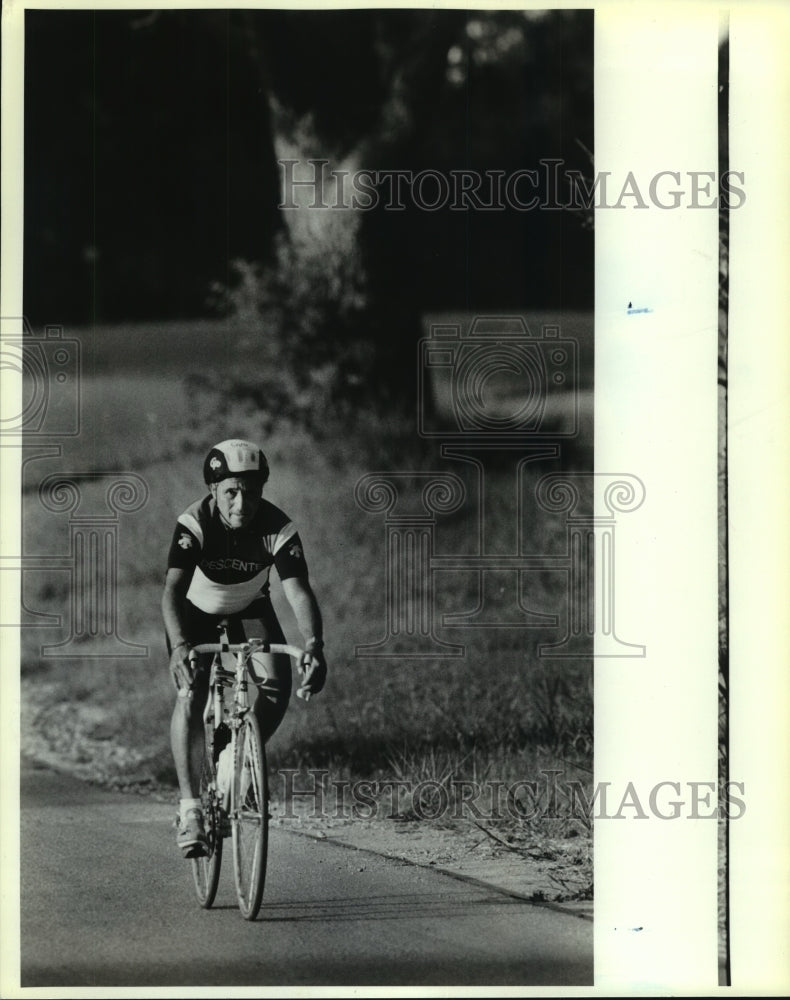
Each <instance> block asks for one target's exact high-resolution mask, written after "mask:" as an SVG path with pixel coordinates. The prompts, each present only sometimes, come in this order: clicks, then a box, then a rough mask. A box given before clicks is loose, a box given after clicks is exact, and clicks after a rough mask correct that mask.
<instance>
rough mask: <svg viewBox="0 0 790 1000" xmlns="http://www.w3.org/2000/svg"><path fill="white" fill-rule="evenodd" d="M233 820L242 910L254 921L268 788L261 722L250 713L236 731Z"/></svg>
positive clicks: (262, 876) (266, 831)
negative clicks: (259, 724)
mask: <svg viewBox="0 0 790 1000" xmlns="http://www.w3.org/2000/svg"><path fill="white" fill-rule="evenodd" d="M231 821H232V832H233V870H234V874H235V877H236V895H237V897H238V900H239V909H240V910H241V912H242V915H243V916H244V918H245V919H246V920H254V919H255V917H256V916H257V915H258V910H259V909H260V907H261V900H262V898H263V886H264V882H265V881H266V856H267V853H268V847H269V787H268V781H267V777H266V755H265V750H264V746H263V742H262V740H261V734H260V730H259V728H258V722H257V720H256V718H255V716H254V715H252V713H249V712H248V713H247V715H245V717H244V720H243V721H242V723H241V725H240V726H239V728H238V730H237V732H236V752H235V755H234V759H233V807H232V813H231Z"/></svg>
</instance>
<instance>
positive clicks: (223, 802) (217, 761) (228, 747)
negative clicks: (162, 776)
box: [190, 622, 311, 920]
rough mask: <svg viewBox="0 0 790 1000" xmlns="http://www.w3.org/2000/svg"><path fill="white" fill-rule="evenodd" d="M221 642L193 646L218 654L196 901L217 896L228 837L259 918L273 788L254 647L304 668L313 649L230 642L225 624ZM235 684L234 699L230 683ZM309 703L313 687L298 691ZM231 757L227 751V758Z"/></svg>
mask: <svg viewBox="0 0 790 1000" xmlns="http://www.w3.org/2000/svg"><path fill="white" fill-rule="evenodd" d="M219 632H220V635H219V642H216V643H201V644H199V645H196V646H193V647H192V650H191V652H190V657H193V658H196V656H197V654H198V653H213V654H214V658H213V660H212V662H211V673H210V675H209V689H208V697H207V698H206V707H205V710H204V712H203V725H204V730H205V746H204V754H203V762H202V765H201V769H200V793H199V794H200V799H201V802H202V806H203V818H204V824H205V830H206V837H207V840H208V851H207V854H205V855H203V856H202V857H197V858H192V876H193V879H194V883H195V892H196V894H197V898H198V902H199V903H200V905H201V906H202V907H203V908H204V909H209V908H210V907H211V905H212V904H213V902H214V898H215V896H216V893H217V887H218V885H219V875H220V868H221V865H222V843H223V840H224V839H225V838H226V837H227V836H228V835H230V837H231V839H232V844H233V872H234V879H235V883H236V896H237V898H238V903H239V909H240V910H241V913H242V915H243V916H244V918H245V919H246V920H254V919H255V918H256V916H257V915H258V911H259V910H260V907H261V901H262V899H263V888H264V883H265V880H266V863H267V856H268V846H269V787H268V777H267V772H266V751H265V747H264V744H263V741H262V740H261V735H260V730H259V727H258V720H257V719H256V718H255V714H254V712H253V711H252V710H251V709H252V706H251V703H250V697H249V691H248V685H249V676H248V663H249V660H250V658H251V656H252V654H253V653H257V652H260V653H285V654H288V655H289V656H292V657H293V658H294V659H295V660H296V661H297V664H298V666H299V669H300V670H301V671H302V673H303V674H304V672H305V671H306V669H307V667H308V666H309V664H310V662H311V657H310V654H309V653H307V652H305V651H304V650H303V649H300V648H299V647H298V646H292V645H290V644H288V643H274V642H266V641H265V640H263V639H247V640H246V641H245V642H243V643H231V642H229V641H228V634H227V623H225V622H223V623H222V624H221V625H220V626H219ZM229 688H231V689H232V692H233V694H232V699H230V704H228V703H227V702H228V699H226V697H225V692H226V690H227V689H229ZM296 693H297V695H298V696H299V697H301V698H303V699H304V700H305V701H307V700H309V698H310V692H309V691H304V690H303V689H301V688H300V689H298V690H297V692H296ZM228 755H229V756H228Z"/></svg>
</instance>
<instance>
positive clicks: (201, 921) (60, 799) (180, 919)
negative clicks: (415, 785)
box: [21, 767, 593, 987]
mask: <svg viewBox="0 0 790 1000" xmlns="http://www.w3.org/2000/svg"><path fill="white" fill-rule="evenodd" d="M173 813H174V810H173V808H172V807H171V806H168V805H162V804H159V803H153V802H149V801H147V800H145V799H144V798H136V797H133V796H127V795H119V794H111V793H107V792H104V791H100V790H98V789H95V788H91V787H88V786H86V785H83V784H81V783H79V782H77V781H74V780H72V779H69V778H64V777H62V776H58V775H54V774H53V773H52V772H49V771H45V770H41V769H36V768H33V767H27V768H25V769H24V770H23V777H22V872H21V874H22V924H21V933H22V985H23V986H110V985H112V986H122V985H123V986H167V985H177V986H182V987H187V986H214V985H216V986H234V985H256V986H275V985H308V984H310V985H360V986H362V985H393V984H400V985H416V984H441V985H447V984H454V985H466V984H481V985H500V984H511V985H538V984H555V985H569V984H582V985H583V984H591V983H592V974H593V972H592V924H591V922H590V921H585V920H581V919H579V918H578V917H574V916H570V915H567V914H563V913H557V912H554V911H552V910H548V909H545V908H540V907H536V906H531V905H530V904H527V903H523V902H520V901H518V900H513V899H510V898H508V897H505V896H503V895H501V894H499V893H497V892H495V891H490V890H487V889H484V888H480V887H477V886H472V885H468V884H465V883H463V882H459V881H456V880H454V879H452V878H448V877H447V876H444V875H441V874H439V873H436V872H431V871H428V870H425V869H421V868H415V867H413V866H410V865H407V864H405V863H404V864H400V863H397V862H393V861H391V860H387V859H384V858H378V857H376V856H373V855H370V854H365V853H361V852H358V851H353V850H348V849H344V848H341V847H338V846H336V845H333V844H329V843H324V842H321V841H316V840H313V839H310V838H306V837H300V836H298V835H295V834H292V833H287V832H283V831H280V830H276V829H275V830H274V832H273V836H272V840H271V844H270V855H269V857H270V869H269V878H268V880H267V884H266V893H265V896H264V907H263V909H262V911H261V915H260V916H259V918H258V920H257V921H256V922H254V923H248V922H247V921H245V920H243V919H242V917H241V915H240V914H239V912H238V909H237V908H236V904H235V895H234V891H233V877H232V862H231V860H230V857H227V858H226V859H225V861H226V864H227V867H226V868H225V870H224V872H223V877H222V880H221V883H220V889H219V893H218V896H217V901H216V904H215V908H214V909H212V910H209V911H205V910H201V909H200V908H199V907H198V905H197V903H196V901H195V900H194V896H193V892H192V880H191V877H190V875H189V872H188V869H187V864H186V863H185V862H184V861H182V860H181V858H180V857H179V856H178V852H177V851H176V850H175V846H174V843H173V830H172V827H171V823H172V818H173Z"/></svg>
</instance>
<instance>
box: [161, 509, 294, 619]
mask: <svg viewBox="0 0 790 1000" xmlns="http://www.w3.org/2000/svg"><path fill="white" fill-rule="evenodd" d="M167 565H168V569H183V570H192V571H193V572H192V580H191V582H190V585H189V590H188V591H187V600H189V601H190V602H191V603H192V604H194V605H195V607H197V608H200V610H201V611H205V612H206V613H207V614H211V615H218V614H235V613H236V612H239V611H243V610H244V609H245V608H246V607H248V605H249V604H251V603H252V602H253V601H254V600H255V599H256V598H257V597H260V596H261V594H265V593H266V592H267V590H268V583H269V570H270V569H271V567H272V565H274V566H275V568H276V569H277V574H278V576H279V577H280V579H281V580H286V579H288V578H289V577H295V576H299V577H304V578H307V575H308V574H307V563H306V562H305V558H304V553H303V551H302V543H301V540H300V538H299V534H298V533H297V530H296V528H295V527H294V525H293V523H292V521H291V519H290V518H289V517H288V515H287V514H284V513H283V512H282V511H281V510H280V509H279V507H275V506H274V504H272V503H269V501H268V500H261V505H260V507H259V508H258V511H257V513H256V514H255V517H254V518H253V520H252V521H251V522H250V524H249V525H248V526H247V527H245V528H229V527H228V526H227V525H226V524H225V523H224V522H223V520H222V518H221V517H220V514H219V511H218V510H217V504H216V501H215V500H214V499H213V498H212V497H211V496H207V497H205V498H204V499H203V500H197V501H195V503H193V504H191V505H190V506H189V507H187V509H186V510H185V511H184V513H183V514H181V516H180V517H179V518H178V523H177V524H176V529H175V532H174V534H173V541H172V543H171V545H170V552H169V554H168V559H167Z"/></svg>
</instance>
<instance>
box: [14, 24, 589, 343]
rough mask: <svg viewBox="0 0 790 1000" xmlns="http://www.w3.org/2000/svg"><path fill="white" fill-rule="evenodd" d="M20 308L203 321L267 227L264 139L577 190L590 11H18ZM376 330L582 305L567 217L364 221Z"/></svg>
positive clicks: (269, 207) (583, 237) (581, 272)
mask: <svg viewBox="0 0 790 1000" xmlns="http://www.w3.org/2000/svg"><path fill="white" fill-rule="evenodd" d="M25 31H26V84H25V93H26V103H25V261H24V263H25V287H24V296H25V310H26V313H27V315H28V318H29V319H30V321H31V322H32V323H33V324H34V325H36V324H39V323H44V322H68V323H79V324H88V323H91V322H101V323H112V322H120V321H128V320H143V319H152V318H156V319H166V318H171V319H175V318H179V319H185V318H193V317H199V316H205V315H209V314H210V313H211V302H210V298H211V297H210V295H209V288H210V286H211V285H212V283H214V282H220V283H226V284H231V275H230V272H229V261H231V260H233V259H235V258H242V259H245V260H250V261H262V262H266V261H267V259H269V257H270V255H271V252H272V245H273V240H274V238H275V235H276V233H277V231H278V229H280V228H281V225H282V220H281V219H280V215H279V213H278V210H277V202H278V200H279V199H278V170H277V166H276V162H275V161H276V157H275V153H274V138H275V137H276V135H277V132H278V130H284V129H287V128H288V127H289V125H290V124H292V123H293V122H294V121H295V120H299V119H300V118H301V117H302V116H305V115H308V116H309V120H310V124H311V129H312V135H313V137H314V145H315V148H314V150H313V155H315V156H323V157H326V158H329V159H333V158H337V157H342V156H343V155H344V154H345V153H347V152H348V151H349V150H352V149H356V150H358V151H359V159H360V161H361V163H362V164H363V166H365V167H367V168H369V169H395V168H399V169H413V170H419V169H422V168H431V169H434V170H439V171H448V172H449V171H450V170H458V169H462V168H476V169H479V170H481V171H482V170H491V169H500V170H505V171H508V172H510V171H513V170H517V169H521V168H525V167H528V168H535V167H537V164H538V160H539V159H540V158H541V157H543V158H546V157H555V158H563V159H564V160H565V162H566V168H568V169H573V168H575V169H581V170H583V171H584V172H585V173H586V174H591V173H592V167H591V164H590V161H589V157H588V155H587V153H586V152H585V149H586V150H590V151H592V149H593V136H592V121H593V113H592V112H593V86H592V70H593V66H592V51H593V48H592V46H593V19H592V12H591V11H549V12H546V13H544V14H542V15H526V14H524V13H523V12H507V11H490V12H486V11H469V12H466V11H441V12H435V11H428V10H417V11H405V10H403V11H395V10H368V11H357V12H352V11H321V12H318V11H307V10H300V11H206V12H196V11H153V12H147V11H87V12H81V11H28V12H27V13H26V21H25ZM361 239H362V247H363V253H364V259H365V262H366V267H367V270H368V273H369V279H370V280H369V293H370V299H371V304H372V305H373V306H375V307H376V308H377V309H378V313H379V315H381V314H382V313H383V312H386V311H387V308H388V305H390V306H391V305H393V304H395V305H397V310H398V312H399V314H400V315H401V316H402V315H403V314H404V313H405V312H407V311H411V312H412V313H413V314H414V315H417V314H421V313H424V312H425V311H428V310H436V309H467V310H475V309H491V308H493V307H499V308H501V307H506V308H516V307H523V308H545V307H557V308H563V309H567V308H589V307H590V306H591V305H592V296H593V266H592V253H593V237H592V233H591V232H590V231H589V230H588V229H585V228H584V227H583V226H582V225H581V223H580V219H579V217H578V216H577V215H574V214H572V213H568V212H545V211H544V212H529V213H519V212H514V211H505V212H469V211H466V212H450V211H438V212H435V213H429V212H424V211H419V210H417V209H411V210H409V211H407V212H405V213H392V212H383V211H373V212H370V213H366V214H365V218H364V220H363V223H362V236H361Z"/></svg>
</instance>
